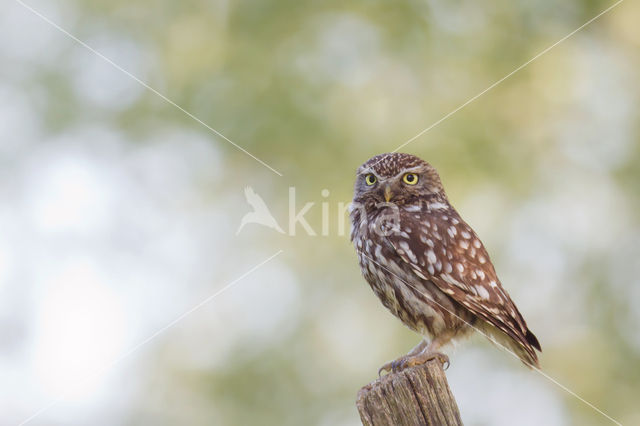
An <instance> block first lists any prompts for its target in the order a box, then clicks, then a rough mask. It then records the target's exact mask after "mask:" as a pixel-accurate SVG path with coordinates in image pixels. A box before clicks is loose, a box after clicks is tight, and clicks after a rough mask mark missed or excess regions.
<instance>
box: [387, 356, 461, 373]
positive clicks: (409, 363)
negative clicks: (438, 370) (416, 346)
mask: <svg viewBox="0 0 640 426" xmlns="http://www.w3.org/2000/svg"><path fill="white" fill-rule="evenodd" d="M432 359H437V360H438V361H440V363H442V365H443V367H444V369H445V370H446V369H447V368H449V357H448V356H447V355H445V354H443V353H441V352H424V353H419V354H417V355H405V356H401V357H400V358H398V359H396V360H394V361H389V362H387V363H386V364H384V365H383V366H382V367H380V369H379V370H378V376H381V375H382V372H383V371H385V372H393V373H398V372H400V371H402V370H404V369H405V368H409V367H414V366H416V365H422V364H426V363H427V362H429V361H431V360H432Z"/></svg>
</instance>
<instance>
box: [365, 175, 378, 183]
mask: <svg viewBox="0 0 640 426" xmlns="http://www.w3.org/2000/svg"><path fill="white" fill-rule="evenodd" d="M376 180H377V179H376V177H375V175H372V174H371V173H369V174H368V175H366V176H365V177H364V181H365V182H366V183H367V185H368V186H371V185H373V184H374V183H376Z"/></svg>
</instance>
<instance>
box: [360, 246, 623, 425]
mask: <svg viewBox="0 0 640 426" xmlns="http://www.w3.org/2000/svg"><path fill="white" fill-rule="evenodd" d="M361 254H362V255H363V256H364V257H366V258H367V259H369V260H370V261H372V262H373V263H375V264H376V265H378V266H379V267H381V268H382V269H384V270H386V271H387V272H389V273H390V274H391V275H393V276H394V277H396V278H397V279H399V280H400V281H402V282H403V283H405V284H406V285H408V286H409V287H411V288H413V289H414V290H415V291H417V292H418V293H420V294H422V295H423V296H424V297H426V298H427V299H429V300H431V301H432V302H434V303H435V304H437V305H438V306H440V307H441V308H442V309H444V310H445V311H447V312H449V313H450V314H451V315H453V316H455V317H456V318H458V319H459V320H461V321H462V322H464V323H465V324H467V325H468V326H469V327H471V328H473V329H474V330H475V331H477V332H478V333H480V334H482V335H483V336H484V337H486V338H487V339H489V341H491V342H492V343H494V344H496V345H498V346H499V347H501V348H502V349H503V350H504V351H505V352H507V353H509V354H511V355H513V356H514V357H515V358H516V359H518V360H519V359H520V357H519V356H518V355H516V354H515V353H514V352H512V351H511V350H510V349H509V348H507V347H506V346H504V345H503V344H501V343H500V342H498V341H497V340H495V339H493V338H492V337H490V336H488V335H487V334H486V333H484V332H483V331H482V330H480V329H479V328H477V327H475V326H474V325H473V324H471V323H469V322H468V321H465V320H464V319H463V318H461V317H460V316H458V315H457V314H456V313H455V312H452V311H450V310H449V309H447V308H445V307H444V306H442V304H440V303H439V302H438V301H437V300H435V299H434V298H432V297H430V296H429V295H427V294H425V293H424V292H422V291H420V290H419V289H418V288H416V287H415V286H414V285H411V284H409V283H408V282H406V281H405V280H404V279H402V278H401V277H399V276H398V275H397V274H395V273H394V272H393V271H391V270H389V269H388V268H387V267H385V266H383V265H381V264H380V263H378V262H377V261H375V260H374V259H373V258H371V257H370V256H368V255H367V254H365V253H364V252H361ZM530 367H531V368H532V369H533V370H535V371H537V372H538V373H540V374H541V375H542V376H543V377H546V378H547V379H548V380H550V381H551V382H553V383H555V384H556V385H557V386H558V387H559V388H560V389H562V390H564V391H565V392H567V393H568V394H570V395H572V396H574V397H576V398H577V399H579V400H580V401H582V402H583V403H585V404H586V405H588V406H589V407H591V408H592V409H594V410H595V411H597V412H598V413H600V414H602V415H603V416H604V417H606V418H607V419H609V420H611V421H612V422H613V423H615V424H617V425H619V426H622V423H620V422H618V421H617V420H615V419H614V418H612V417H611V416H609V415H608V414H606V413H605V412H604V411H602V410H600V409H599V408H598V407H596V406H595V405H593V404H592V403H590V402H589V401H587V400H586V399H584V398H582V397H581V396H580V395H578V394H577V393H575V392H573V391H572V390H571V389H569V388H568V387H566V386H565V385H563V384H561V383H560V382H558V381H557V380H556V379H554V378H553V377H551V376H549V375H548V374H547V373H545V372H544V371H542V370H541V369H540V368H538V367H535V366H533V365H531V366H530Z"/></svg>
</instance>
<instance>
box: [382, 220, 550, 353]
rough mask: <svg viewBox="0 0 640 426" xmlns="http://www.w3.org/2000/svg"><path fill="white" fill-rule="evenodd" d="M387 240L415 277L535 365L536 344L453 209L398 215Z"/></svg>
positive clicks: (481, 249)
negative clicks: (511, 342)
mask: <svg viewBox="0 0 640 426" xmlns="http://www.w3.org/2000/svg"><path fill="white" fill-rule="evenodd" d="M408 231H410V232H408ZM387 240H388V242H389V244H390V245H391V246H392V247H393V248H394V249H395V251H396V253H397V254H398V255H399V257H400V258H401V259H402V260H404V261H405V262H406V263H408V264H409V266H410V267H411V269H412V270H413V272H415V274H416V275H418V277H420V278H422V279H424V280H429V281H431V282H433V283H434V284H435V285H436V286H437V287H438V288H439V289H440V290H441V291H443V292H444V293H446V294H447V295H449V296H450V297H451V298H452V299H453V300H455V301H456V302H458V303H460V304H461V305H462V306H464V307H466V308H467V309H469V311H471V312H472V313H473V314H474V315H476V316H478V317H480V318H481V319H483V320H485V321H487V322H488V323H490V324H491V325H493V326H495V327H496V328H498V329H499V330H501V331H502V332H504V333H505V334H507V335H508V336H509V337H511V338H512V339H514V340H515V341H517V342H518V343H520V345H522V346H523V347H524V349H525V350H526V352H527V353H528V354H529V355H530V356H531V358H532V359H533V360H534V361H535V360H537V356H536V354H535V351H534V350H533V348H536V349H538V350H541V349H540V343H538V340H537V339H536V337H535V336H534V335H533V333H532V332H531V331H529V329H528V328H527V324H526V323H525V321H524V319H523V318H522V315H521V314H520V312H519V311H518V309H517V308H516V306H515V304H514V303H513V301H512V300H511V298H510V297H509V295H508V294H507V292H506V291H505V290H504V289H503V288H502V285H501V284H500V280H498V277H497V275H496V272H495V269H494V267H493V265H492V264H491V260H490V259H489V255H488V253H487V251H486V249H485V248H484V245H483V244H482V242H481V241H480V239H479V238H478V237H477V235H476V234H475V232H474V231H473V230H472V229H471V227H470V226H469V225H467V224H466V223H465V222H464V221H463V220H462V219H461V218H460V216H459V215H458V214H457V212H455V210H452V209H448V210H445V211H443V212H442V213H441V214H440V213H436V214H435V215H434V214H429V215H427V214H425V213H424V212H417V213H406V214H401V215H400V228H399V229H398V232H391V233H390V235H389V236H388V237H387Z"/></svg>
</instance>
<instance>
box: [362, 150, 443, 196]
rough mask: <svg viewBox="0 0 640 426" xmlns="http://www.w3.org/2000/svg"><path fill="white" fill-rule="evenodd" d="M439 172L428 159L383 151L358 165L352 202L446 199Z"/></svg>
mask: <svg viewBox="0 0 640 426" xmlns="http://www.w3.org/2000/svg"><path fill="white" fill-rule="evenodd" d="M446 199H447V198H446V195H445V192H444V189H443V187H442V183H441V181H440V176H438V172H436V169H434V168H433V167H432V166H431V165H430V164H429V163H427V162H426V161H424V160H422V159H420V158H418V157H416V156H414V155H410V154H403V153H398V152H393V153H388V154H380V155H376V156H375V157H373V158H371V159H369V160H367V161H366V162H365V163H364V164H363V165H361V166H360V167H359V168H358V171H357V173H356V184H355V190H354V197H353V202H354V203H358V204H360V205H362V206H375V205H380V204H381V203H393V204H395V205H397V206H403V205H414V204H420V203H421V202H422V201H426V200H440V201H443V202H444V201H446Z"/></svg>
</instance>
